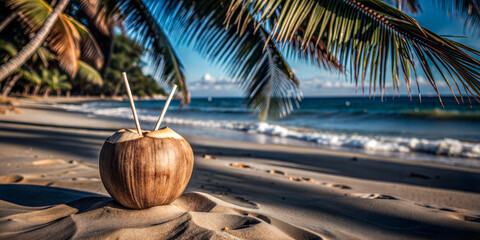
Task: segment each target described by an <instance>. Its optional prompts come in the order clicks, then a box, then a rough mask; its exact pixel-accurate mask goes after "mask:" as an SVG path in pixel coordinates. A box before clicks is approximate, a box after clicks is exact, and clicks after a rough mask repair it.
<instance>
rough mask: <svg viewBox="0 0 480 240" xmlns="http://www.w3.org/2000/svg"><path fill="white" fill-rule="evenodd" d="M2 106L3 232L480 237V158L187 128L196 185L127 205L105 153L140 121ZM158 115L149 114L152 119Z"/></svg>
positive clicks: (22, 235) (19, 235)
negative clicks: (115, 195)
mask: <svg viewBox="0 0 480 240" xmlns="http://www.w3.org/2000/svg"><path fill="white" fill-rule="evenodd" d="M19 108H20V110H21V114H15V115H4V116H0V239H66V238H73V239H109V238H111V239H117V238H119V239H152V238H153V239H169V238H179V239H192V238H198V239H205V238H213V239H238V238H240V239H416V238H418V239H475V238H477V239H478V238H479V237H480V204H479V203H480V184H478V183H479V182H480V169H472V168H463V167H456V166H447V165H441V164H433V163H425V162H415V161H406V160H402V159H395V158H388V157H378V156H370V155H364V154H358V153H348V152H339V151H329V150H321V149H314V148H306V147H292V146H281V145H268V144H256V143H248V142H238V141H232V140H224V139H222V140H219V139H214V138H210V137H208V136H189V135H188V132H182V128H181V127H178V128H177V129H175V127H173V128H174V129H175V130H177V132H179V133H180V134H182V135H183V136H185V137H186V139H187V140H188V141H189V142H190V144H191V145H192V148H193V150H194V153H195V167H194V172H193V175H192V179H191V181H190V183H189V185H188V187H187V189H186V191H185V193H184V194H183V195H182V196H181V197H180V198H179V199H178V200H176V201H175V202H173V203H172V204H170V205H167V206H158V207H153V208H150V209H145V210H130V209H125V208H124V207H122V206H120V205H119V204H117V203H115V202H114V201H113V200H112V199H111V198H110V197H109V196H108V194H107V192H106V191H105V189H104V188H103V185H102V183H101V180H100V176H99V173H98V166H97V165H98V153H99V150H100V148H101V146H102V144H103V141H104V139H105V138H106V137H108V136H109V135H111V134H112V133H113V132H114V131H115V130H116V129H120V128H125V127H130V128H132V127H133V125H132V124H131V123H130V122H129V121H128V122H127V121H125V120H107V119H102V118H95V117H91V116H88V115H86V114H82V113H72V112H65V111H63V110H59V109H55V108H53V107H51V106H50V105H49V104H48V103H45V102H31V101H23V105H22V106H20V107H19ZM150 125H152V126H153V123H143V125H142V126H145V128H148V127H150Z"/></svg>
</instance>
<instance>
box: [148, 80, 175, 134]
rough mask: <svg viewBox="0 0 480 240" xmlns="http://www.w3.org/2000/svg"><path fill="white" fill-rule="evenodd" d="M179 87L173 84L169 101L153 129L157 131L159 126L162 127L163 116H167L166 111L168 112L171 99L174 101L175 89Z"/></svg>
mask: <svg viewBox="0 0 480 240" xmlns="http://www.w3.org/2000/svg"><path fill="white" fill-rule="evenodd" d="M176 89H177V85H175V84H174V85H173V88H172V91H171V92H170V95H168V98H167V102H165V106H163V110H162V114H161V115H160V117H159V118H158V121H157V125H155V129H154V130H153V131H157V130H158V128H159V127H160V124H161V123H162V120H163V117H164V116H165V113H166V112H167V108H168V105H170V101H172V97H173V94H174V93H175V90H176Z"/></svg>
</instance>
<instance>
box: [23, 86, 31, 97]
mask: <svg viewBox="0 0 480 240" xmlns="http://www.w3.org/2000/svg"><path fill="white" fill-rule="evenodd" d="M29 92H30V85H27V86H25V88H24V89H23V93H22V96H23V97H27V96H28V93H29Z"/></svg>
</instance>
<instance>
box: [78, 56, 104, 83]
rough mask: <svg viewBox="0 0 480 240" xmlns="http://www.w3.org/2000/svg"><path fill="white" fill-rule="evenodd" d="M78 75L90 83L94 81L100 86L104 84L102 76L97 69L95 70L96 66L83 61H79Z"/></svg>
mask: <svg viewBox="0 0 480 240" xmlns="http://www.w3.org/2000/svg"><path fill="white" fill-rule="evenodd" d="M77 77H79V78H81V79H83V80H86V81H88V82H90V83H94V84H97V85H100V86H101V85H103V80H102V77H101V76H100V74H99V73H98V72H97V70H95V68H93V67H92V66H90V65H88V64H87V63H86V62H83V61H78V72H77Z"/></svg>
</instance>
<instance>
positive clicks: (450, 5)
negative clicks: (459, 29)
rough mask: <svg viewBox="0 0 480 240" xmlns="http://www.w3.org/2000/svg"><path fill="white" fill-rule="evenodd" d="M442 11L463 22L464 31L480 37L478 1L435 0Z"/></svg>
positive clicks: (479, 7) (479, 1) (479, 2)
mask: <svg viewBox="0 0 480 240" xmlns="http://www.w3.org/2000/svg"><path fill="white" fill-rule="evenodd" d="M435 2H436V3H437V4H438V5H440V6H441V7H442V8H443V9H445V10H447V11H448V12H449V13H451V14H453V16H455V17H459V18H461V19H463V20H465V29H466V30H467V31H470V32H471V33H472V34H473V35H475V36H477V37H478V36H480V0H435Z"/></svg>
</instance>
